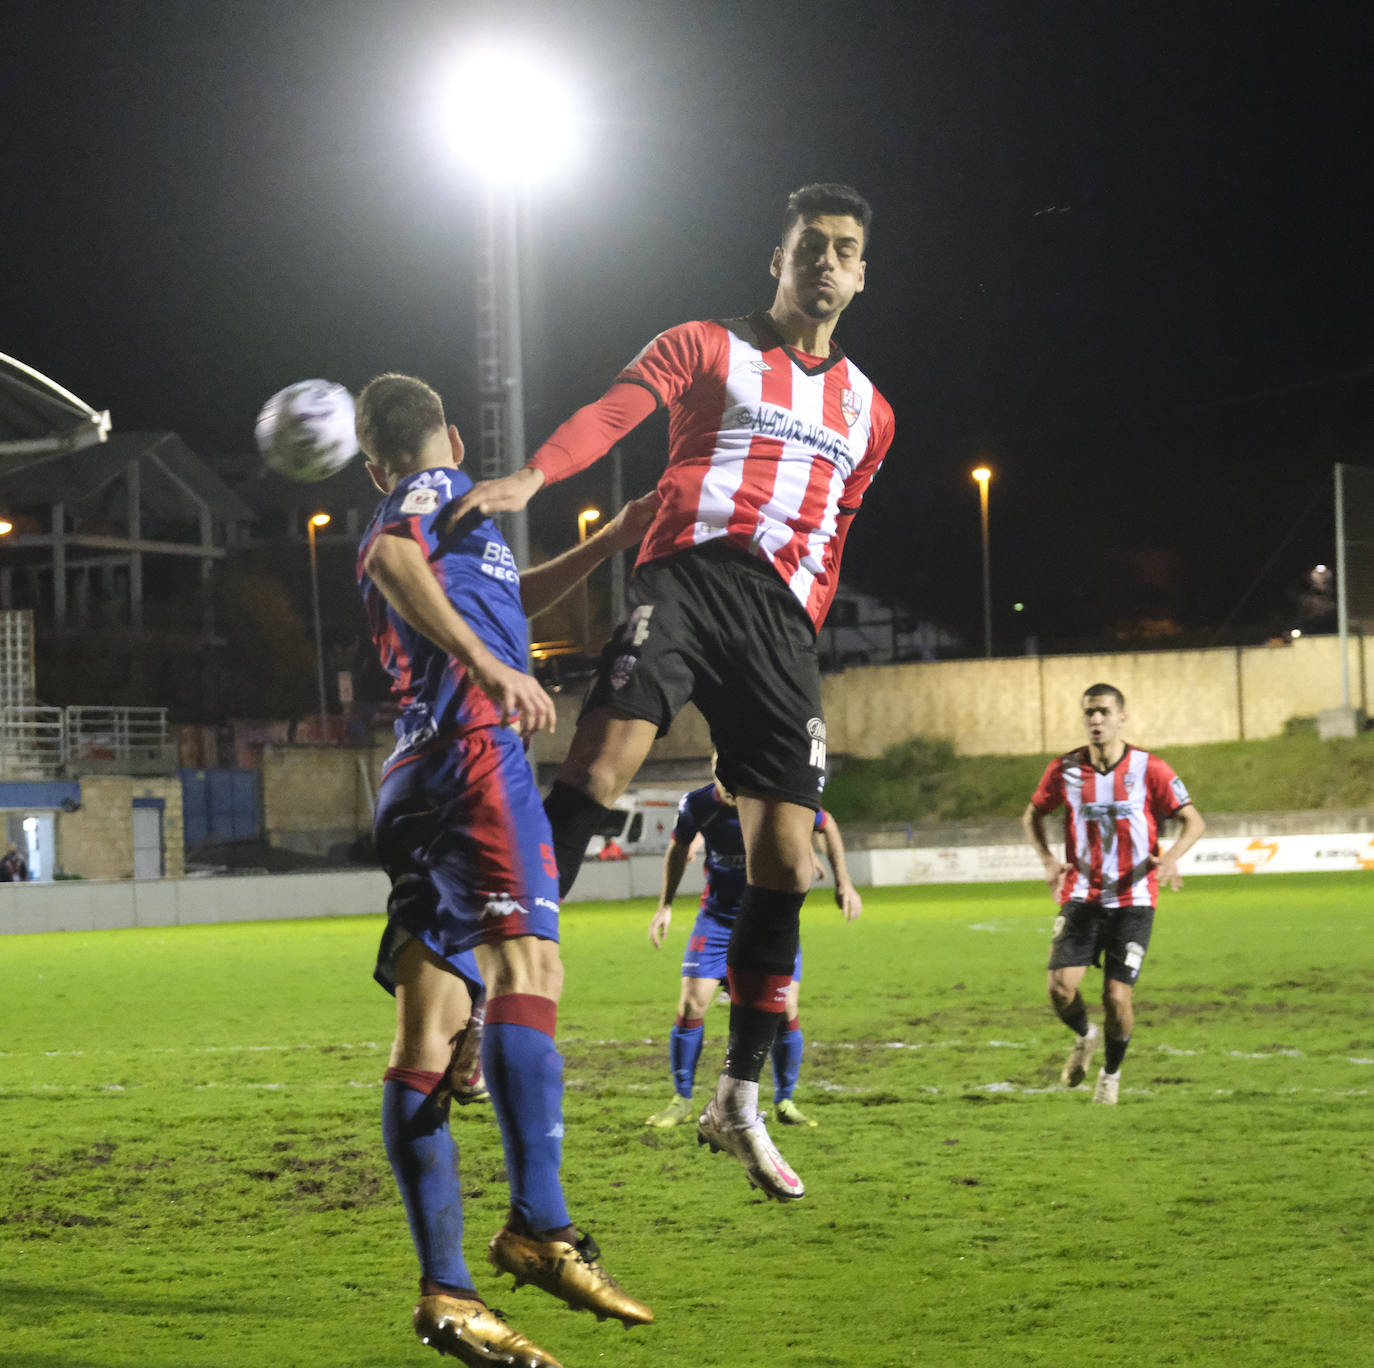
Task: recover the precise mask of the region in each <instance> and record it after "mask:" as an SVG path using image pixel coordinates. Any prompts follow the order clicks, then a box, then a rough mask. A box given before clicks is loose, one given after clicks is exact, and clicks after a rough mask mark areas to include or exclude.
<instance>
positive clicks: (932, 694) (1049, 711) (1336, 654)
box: [533, 636, 1374, 763]
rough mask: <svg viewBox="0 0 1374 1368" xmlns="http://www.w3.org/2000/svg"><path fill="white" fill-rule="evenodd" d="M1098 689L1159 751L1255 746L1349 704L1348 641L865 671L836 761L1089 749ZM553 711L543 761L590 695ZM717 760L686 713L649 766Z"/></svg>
mask: <svg viewBox="0 0 1374 1368" xmlns="http://www.w3.org/2000/svg"><path fill="white" fill-rule="evenodd" d="M1347 651H1348V659H1349V663H1350V689H1351V701H1352V703H1353V704H1354V705H1355V706H1356V707H1359V708H1364V709H1365V711H1366V712H1370V713H1374V696H1372V691H1374V637H1352V638H1350V640H1349V642H1348V643H1347ZM1102 681H1105V682H1107V683H1109V684H1115V685H1116V686H1117V688H1119V689H1120V690H1121V691H1122V693H1124V694H1125V695H1126V701H1127V711H1128V712H1129V714H1130V718H1131V733H1132V735H1133V736H1137V737H1139V738H1140V739H1141V740H1142V741H1144V742H1146V743H1147V744H1149V745H1151V746H1170V745H1173V746H1177V745H1197V744H1202V743H1204V742H1208V741H1244V740H1257V739H1260V738H1262V737H1266V736H1278V735H1279V734H1280V733H1281V732H1282V731H1283V728H1284V724H1285V723H1286V722H1287V721H1288V719H1289V718H1291V717H1315V716H1316V715H1317V714H1318V713H1319V712H1321V711H1322V709H1324V708H1335V707H1339V706H1340V705H1341V666H1340V641H1339V639H1338V638H1337V637H1334V636H1320V637H1302V638H1301V639H1299V640H1297V641H1293V642H1287V643H1284V644H1283V645H1279V646H1253V647H1217V648H1214V649H1211V650H1195V651H1127V652H1121V653H1118V654H1099V655H1067V656H1013V657H1007V658H1003V659H994V660H939V661H931V662H929V663H911V664H905V665H873V666H863V667H859V668H856V669H850V670H845V671H843V672H841V673H839V674H831V675H826V676H825V678H824V680H823V682H822V699H823V702H824V706H825V720H826V727H827V730H828V732H829V745H830V751H831V753H832V754H835V755H857V756H862V757H864V758H871V757H873V756H877V755H881V754H882V753H883V751H885V750H886V749H887V748H888V747H889V746H893V745H896V744H898V743H899V742H902V741H907V740H909V739H911V738H912V737H914V736H933V737H940V738H943V739H947V740H949V741H952V742H953V743H954V745H955V747H956V748H957V749H958V750H959V752H960V753H961V754H963V755H1051V754H1054V753H1055V752H1057V751H1059V750H1061V749H1063V748H1064V747H1065V746H1067V745H1070V744H1073V743H1076V742H1077V741H1079V740H1080V733H1081V731H1082V726H1081V723H1080V722H1079V718H1078V711H1077V709H1078V700H1079V697H1080V696H1081V693H1082V690H1083V687H1084V686H1085V685H1087V684H1093V683H1098V682H1102ZM556 702H557V704H558V731H557V733H555V734H554V735H553V736H547V735H542V734H541V735H540V736H539V737H537V738H536V740H535V744H534V747H533V754H534V757H535V759H536V760H538V761H539V762H540V763H550V762H551V763H556V762H557V761H558V760H560V759H561V758H562V755H563V751H564V750H565V749H566V747H567V738H568V737H569V736H570V735H571V734H572V731H573V729H574V727H575V726H576V723H577V713H578V709H579V708H580V706H581V697H580V696H579V695H570V694H560V695H559V696H558V698H557V699H556ZM710 749H711V738H710V733H709V732H708V730H707V728H706V724H705V722H704V721H703V719H702V717H701V715H700V714H699V713H698V712H697V711H696V709H695V708H687V709H686V710H685V711H684V712H683V714H682V715H681V716H680V717H679V718H678V719H677V721H676V722H674V723H673V727H672V730H671V731H670V732H669V733H668V735H667V736H665V737H664V738H663V739H662V740H660V741H658V742H656V743H655V745H654V748H653V751H652V752H651V755H652V756H653V757H654V758H657V759H674V760H676V759H688V758H691V757H694V756H697V757H699V756H702V755H705V754H706V753H707V752H709V750H710Z"/></svg>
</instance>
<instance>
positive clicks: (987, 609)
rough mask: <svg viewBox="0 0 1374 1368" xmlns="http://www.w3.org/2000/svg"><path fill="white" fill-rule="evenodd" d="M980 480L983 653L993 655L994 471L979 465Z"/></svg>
mask: <svg viewBox="0 0 1374 1368" xmlns="http://www.w3.org/2000/svg"><path fill="white" fill-rule="evenodd" d="M971 474H972V475H973V478H974V479H975V480H976V481H977V482H978V515H979V520H980V522H981V523H982V528H983V655H984V656H985V657H989V658H990V657H991V656H992V572H991V562H990V560H989V557H988V482H989V481H990V480H991V479H992V471H991V470H989V469H988V468H987V466H982V465H980V466H978V467H977V468H976V469H975V470H973V471H972V472H971Z"/></svg>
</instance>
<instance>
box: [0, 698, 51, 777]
mask: <svg viewBox="0 0 1374 1368" xmlns="http://www.w3.org/2000/svg"><path fill="white" fill-rule="evenodd" d="M66 763H67V728H66V722H65V719H64V717H63V716H62V709H61V708H44V707H37V706H27V707H25V706H12V707H3V708H0V778H5V779H55V778H57V777H58V776H59V775H61V774H62V772H63V767H64V766H65V765H66Z"/></svg>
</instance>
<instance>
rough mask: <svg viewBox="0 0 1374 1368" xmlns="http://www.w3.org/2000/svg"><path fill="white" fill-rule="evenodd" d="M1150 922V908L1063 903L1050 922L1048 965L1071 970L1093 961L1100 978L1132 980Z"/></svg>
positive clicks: (1147, 944) (1147, 941) (1140, 962)
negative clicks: (1100, 972) (1053, 919)
mask: <svg viewBox="0 0 1374 1368" xmlns="http://www.w3.org/2000/svg"><path fill="white" fill-rule="evenodd" d="M1154 924H1155V910H1154V908H1153V907H1095V906H1093V905H1092V904H1090V903H1083V902H1067V903H1065V904H1064V906H1063V907H1061V908H1060V909H1059V916H1058V917H1056V918H1055V921H1054V940H1053V941H1052V942H1051V943H1050V964H1049V967H1050V968H1051V969H1073V968H1077V967H1078V966H1079V965H1087V964H1095V965H1097V966H1098V967H1099V968H1101V970H1102V974H1103V977H1104V978H1109V979H1115V980H1116V981H1117V982H1118V983H1134V982H1135V981H1136V979H1138V978H1139V977H1140V970H1141V967H1142V966H1143V965H1144V963H1145V952H1146V951H1147V950H1148V949H1149V948H1150V932H1151V930H1152V929H1153V928H1154ZM1104 955H1105V956H1106V959H1105V961H1104V959H1103V956H1104Z"/></svg>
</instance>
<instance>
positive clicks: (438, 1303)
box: [414, 1295, 563, 1368]
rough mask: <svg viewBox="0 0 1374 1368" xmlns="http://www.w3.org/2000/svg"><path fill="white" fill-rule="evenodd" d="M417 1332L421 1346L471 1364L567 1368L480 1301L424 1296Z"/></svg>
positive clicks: (472, 1367)
mask: <svg viewBox="0 0 1374 1368" xmlns="http://www.w3.org/2000/svg"><path fill="white" fill-rule="evenodd" d="M414 1324H415V1333H416V1334H417V1335H419V1337H420V1343H421V1344H427V1345H429V1347H430V1348H431V1349H437V1350H438V1351H439V1353H441V1354H448V1355H449V1356H450V1357H452V1358H456V1359H458V1360H460V1361H461V1362H463V1363H465V1364H467V1365H468V1368H482V1365H483V1364H489V1363H496V1364H501V1365H503V1368H563V1365H562V1364H561V1363H559V1361H558V1360H557V1359H556V1358H554V1357H553V1355H552V1354H546V1353H545V1352H544V1351H543V1350H542V1349H541V1348H540V1347H539V1346H538V1345H537V1344H533V1343H531V1342H530V1341H529V1340H527V1339H526V1338H525V1337H524V1335H522V1334H521V1333H520V1332H519V1331H518V1330H512V1329H511V1328H510V1326H509V1325H507V1324H506V1323H505V1321H503V1320H502V1319H501V1317H500V1315H499V1314H498V1313H497V1312H495V1311H492V1310H491V1309H490V1308H488V1307H486V1306H483V1305H482V1303H481V1302H479V1301H465V1300H462V1299H460V1298H458V1297H445V1296H441V1295H435V1296H431V1297H421V1298H420V1304H419V1305H418V1306H417V1307H416V1308H415V1316H414Z"/></svg>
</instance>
